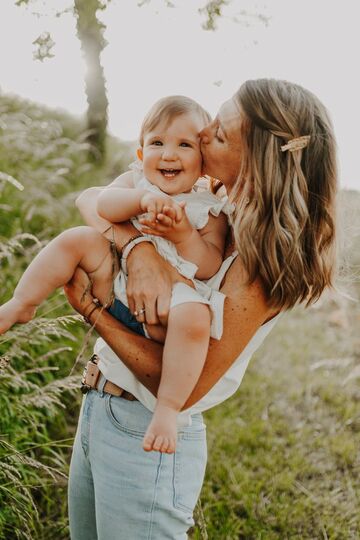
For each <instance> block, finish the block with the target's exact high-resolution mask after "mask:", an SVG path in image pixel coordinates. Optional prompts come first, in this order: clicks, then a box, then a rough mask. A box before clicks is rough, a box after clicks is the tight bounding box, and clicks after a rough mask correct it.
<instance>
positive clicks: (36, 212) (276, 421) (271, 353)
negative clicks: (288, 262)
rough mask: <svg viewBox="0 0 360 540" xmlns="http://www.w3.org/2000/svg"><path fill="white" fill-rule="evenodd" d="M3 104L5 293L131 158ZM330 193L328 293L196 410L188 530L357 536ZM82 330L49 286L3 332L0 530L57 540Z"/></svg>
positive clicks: (60, 120)
mask: <svg viewBox="0 0 360 540" xmlns="http://www.w3.org/2000/svg"><path fill="white" fill-rule="evenodd" d="M0 111H1V123H0V265H1V272H0V302H4V301H5V300H7V299H8V298H9V297H10V295H11V292H12V290H13V288H14V286H15V284H16V282H17V280H18V278H19V276H20V274H21V272H22V271H23V270H24V268H25V267H26V265H27V264H28V262H29V261H30V260H31V259H32V257H33V256H34V254H35V253H37V251H38V250H39V248H40V247H41V246H42V245H44V244H45V243H46V242H47V241H48V240H49V239H50V238H52V237H53V236H55V235H56V234H58V233H59V232H60V231H61V230H63V229H64V228H66V227H69V226H72V225H75V224H80V223H81V220H80V218H79V216H78V214H77V211H76V210H75V208H74V200H75V198H76V195H77V194H78V193H79V192H80V191H81V190H82V189H84V188H86V187H89V186H91V185H99V184H106V183H108V182H109V181H110V180H111V179H113V178H114V177H115V176H116V175H117V174H119V173H120V172H121V171H122V170H123V169H124V168H125V167H126V165H127V163H128V162H129V159H130V155H129V148H128V147H126V146H124V145H121V144H120V143H119V142H117V141H115V140H111V141H109V147H110V151H109V155H110V158H108V161H107V162H106V163H105V164H104V165H103V166H102V167H96V166H94V165H92V164H90V163H88V157H87V156H88V148H87V145H86V144H85V143H84V137H83V132H84V127H83V126H82V124H81V122H80V121H78V120H75V119H73V118H71V117H70V116H67V115H65V114H60V113H54V112H52V111H48V110H45V109H42V108H39V107H37V106H35V105H32V104H29V103H25V102H21V101H18V100H16V99H15V98H11V97H7V96H0ZM15 180H16V181H17V182H19V183H20V184H21V185H22V186H23V188H24V189H23V190H20V189H19V187H20V186H19V185H18V184H17V183H16V182H15ZM339 199H340V200H339V206H340V217H339V222H340V224H341V232H342V235H341V239H340V245H341V257H340V260H341V264H340V268H339V278H338V284H337V287H338V291H337V292H331V293H330V292H329V293H327V294H325V295H324V297H323V298H322V299H321V301H319V302H318V303H317V304H316V306H314V307H312V308H310V309H308V310H304V309H302V308H297V309H295V310H293V311H292V312H291V313H288V314H286V315H284V316H283V318H282V319H281V321H280V322H279V323H278V325H277V327H276V328H275V330H274V331H273V332H272V334H271V335H270V336H269V337H268V339H267V341H266V342H265V344H264V345H263V347H262V348H261V350H260V351H259V352H258V353H257V355H256V357H254V358H253V359H252V362H251V364H250V367H249V369H248V372H247V374H246V376H245V378H244V381H243V383H242V385H241V388H240V390H239V391H238V392H237V394H236V395H235V396H233V398H231V399H230V400H228V401H227V402H226V403H224V404H223V405H221V406H219V407H217V408H216V409H213V410H212V411H209V412H208V413H207V414H206V418H205V420H206V423H207V429H208V446H209V463H208V469H207V474H206V480H205V484H204V488H203V491H202V495H201V501H200V503H199V504H198V506H197V509H196V526H195V527H194V529H193V531H192V532H191V538H192V539H193V540H194V539H205V538H208V539H210V540H236V539H244V540H250V539H254V540H255V539H259V540H260V539H262V540H275V539H276V540H277V539H299V540H300V539H301V540H302V539H333V540H335V539H339V540H340V539H344V540H348V539H358V538H360V518H359V508H360V501H359V497H360V452H359V448H360V390H359V379H360V366H359V350H360V310H359V298H360V283H359V276H360V217H359V208H360V194H359V193H357V192H342V193H341V194H340V197H339ZM85 331H86V329H84V327H83V324H82V323H81V322H79V318H78V317H77V316H76V315H74V314H73V312H72V311H71V309H70V308H69V307H68V306H67V304H66V302H65V298H64V296H63V294H62V293H61V292H59V293H56V294H55V295H53V296H52V297H51V298H50V299H49V300H48V301H47V302H46V303H45V304H44V306H43V307H42V308H41V310H39V313H38V317H37V318H36V319H35V320H34V321H33V322H32V323H29V324H27V325H24V326H17V327H16V328H15V329H13V330H12V331H11V332H9V333H7V334H6V335H5V336H3V337H1V338H0V357H1V358H0V407H1V420H0V540H13V539H31V540H65V539H69V533H68V528H67V513H66V482H67V473H68V464H69V457H70V451H71V446H72V440H73V436H74V429H75V425H76V418H77V414H78V408H79V402H80V394H79V391H78V390H77V388H76V387H77V385H78V380H79V374H80V373H81V371H82V365H83V364H84V361H85V359H86V351H82V349H83V347H82V343H83V340H84V336H85ZM87 350H89V345H88V347H87ZM79 353H80V355H79ZM78 356H79V357H78ZM75 363H76V366H75V368H74V369H73V366H74V364H75ZM129 540H136V539H129Z"/></svg>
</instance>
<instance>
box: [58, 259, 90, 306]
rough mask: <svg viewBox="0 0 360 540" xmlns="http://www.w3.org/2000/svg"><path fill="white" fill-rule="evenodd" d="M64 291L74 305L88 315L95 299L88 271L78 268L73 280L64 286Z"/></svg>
mask: <svg viewBox="0 0 360 540" xmlns="http://www.w3.org/2000/svg"><path fill="white" fill-rule="evenodd" d="M64 292H65V294H66V296H67V299H68V301H69V302H70V304H71V305H72V307H73V308H74V309H75V310H76V311H77V312H78V313H80V315H83V316H86V314H87V313H88V311H89V307H90V305H93V300H94V297H93V295H92V292H91V282H90V279H89V277H88V275H87V273H86V272H84V270H82V269H81V268H77V269H76V270H75V273H74V275H73V277H72V278H71V280H70V281H69V282H68V283H67V284H66V285H65V286H64Z"/></svg>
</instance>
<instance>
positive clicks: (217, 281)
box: [94, 251, 280, 427]
mask: <svg viewBox="0 0 360 540" xmlns="http://www.w3.org/2000/svg"><path fill="white" fill-rule="evenodd" d="M236 256H237V252H236V251H235V252H234V253H232V254H231V255H230V256H229V257H227V258H226V259H225V260H224V261H223V263H222V265H221V267H220V269H219V270H218V272H217V273H216V274H215V275H214V276H213V277H212V278H211V279H210V280H208V284H209V285H210V286H211V287H212V288H214V289H217V290H218V289H219V288H220V285H221V282H222V280H223V278H224V276H225V274H226V272H227V270H228V269H229V267H230V266H231V264H232V262H233V261H234V260H235V258H236ZM279 317H280V314H279V315H276V316H275V317H274V318H272V319H271V320H270V321H268V322H267V323H265V324H263V325H262V326H260V328H258V330H257V331H256V332H255V334H254V335H253V337H252V338H251V340H250V341H249V343H248V344H247V346H246V347H245V349H244V350H243V351H242V353H241V354H240V355H239V356H238V357H237V359H236V360H235V361H234V363H233V364H232V365H231V366H230V367H229V369H228V370H227V371H226V372H225V374H224V375H223V376H222V377H221V379H219V380H218V382H217V383H216V384H215V385H214V386H213V387H212V388H211V390H209V392H208V393H207V394H206V395H205V396H204V397H203V398H201V399H200V401H198V402H197V403H195V404H194V405H193V406H192V407H190V409H186V411H183V412H181V413H179V414H178V426H179V427H181V426H188V425H190V424H191V415H193V414H196V413H199V412H203V411H206V410H207V409H211V408H212V407H214V406H215V405H218V404H219V403H221V402H222V401H225V400H226V399H227V398H228V397H230V396H232V395H233V394H234V393H235V392H236V390H237V389H238V388H239V386H240V383H241V381H242V378H243V376H244V374H245V371H246V368H247V366H248V364H249V361H250V358H251V356H252V355H253V354H254V352H255V351H256V350H257V349H258V348H259V347H260V345H261V344H262V342H263V341H264V339H265V338H266V336H267V335H268V334H269V332H270V330H272V328H273V327H274V326H275V324H276V322H277V321H278V320H279ZM94 352H95V353H96V354H97V355H98V356H99V358H100V361H99V368H100V370H101V372H102V373H103V375H104V376H105V378H106V379H108V380H109V381H112V382H113V383H115V384H117V385H118V386H121V388H124V389H125V390H127V391H128V392H131V393H132V394H133V395H134V396H136V397H137V399H138V400H139V401H140V402H141V403H142V404H143V405H144V406H145V407H146V408H147V409H149V410H150V411H153V410H154V409H155V405H156V398H155V397H154V396H153V395H152V393H151V392H150V391H149V390H148V389H147V388H146V387H145V386H144V385H143V384H141V383H140V382H139V381H138V380H137V379H136V377H135V375H133V373H132V372H131V371H130V370H129V369H128V368H127V367H126V366H125V364H123V362H122V361H121V359H120V358H119V357H118V356H116V354H115V353H114V351H113V350H112V349H111V348H110V347H109V346H108V345H107V343H106V342H105V341H104V340H103V339H102V338H98V339H97V341H96V343H95V348H94Z"/></svg>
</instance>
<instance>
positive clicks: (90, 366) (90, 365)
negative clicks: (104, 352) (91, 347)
mask: <svg viewBox="0 0 360 540" xmlns="http://www.w3.org/2000/svg"><path fill="white" fill-rule="evenodd" d="M97 363H98V356H97V355H96V354H93V355H92V357H91V358H90V360H89V361H88V362H87V363H86V365H85V367H84V371H83V374H82V378H81V386H80V391H81V393H82V394H87V393H88V392H89V391H90V390H91V389H93V388H96V384H97V382H98V379H99V376H100V370H99V368H97V371H96V369H95V366H97ZM88 373H89V375H90V376H91V377H93V379H92V380H91V384H89V382H87V381H86V376H87V374H88Z"/></svg>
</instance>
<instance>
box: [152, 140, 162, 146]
mask: <svg viewBox="0 0 360 540" xmlns="http://www.w3.org/2000/svg"><path fill="white" fill-rule="evenodd" d="M151 144H153V145H154V146H162V142H161V141H158V140H155V141H152V143H151Z"/></svg>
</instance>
